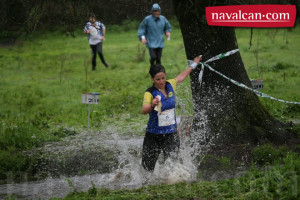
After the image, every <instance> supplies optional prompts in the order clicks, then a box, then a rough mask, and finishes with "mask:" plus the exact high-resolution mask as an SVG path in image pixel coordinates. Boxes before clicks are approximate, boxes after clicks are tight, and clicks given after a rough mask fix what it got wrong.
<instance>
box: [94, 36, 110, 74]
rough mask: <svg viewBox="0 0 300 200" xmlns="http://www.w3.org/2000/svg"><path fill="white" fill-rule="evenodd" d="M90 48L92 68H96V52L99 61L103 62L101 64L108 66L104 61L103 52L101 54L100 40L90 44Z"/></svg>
mask: <svg viewBox="0 0 300 200" xmlns="http://www.w3.org/2000/svg"><path fill="white" fill-rule="evenodd" d="M90 46H91V49H92V66H93V68H92V69H93V70H94V69H96V57H97V53H98V55H99V57H100V59H101V62H102V63H103V65H105V66H106V67H107V66H108V64H107V63H106V62H105V60H104V57H103V54H102V42H99V43H98V44H96V45H90Z"/></svg>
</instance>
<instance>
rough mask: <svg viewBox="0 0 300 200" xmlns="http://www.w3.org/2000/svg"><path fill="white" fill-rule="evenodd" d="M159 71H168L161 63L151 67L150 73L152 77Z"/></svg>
mask: <svg viewBox="0 0 300 200" xmlns="http://www.w3.org/2000/svg"><path fill="white" fill-rule="evenodd" d="M159 72H164V73H166V70H165V68H164V67H163V66H162V65H161V64H154V65H152V66H151V67H150V70H149V74H150V76H151V77H152V78H154V76H155V75H156V74H157V73H159Z"/></svg>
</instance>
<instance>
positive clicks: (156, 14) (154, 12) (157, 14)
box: [153, 10, 159, 18]
mask: <svg viewBox="0 0 300 200" xmlns="http://www.w3.org/2000/svg"><path fill="white" fill-rule="evenodd" d="M153 16H154V17H156V18H157V17H159V10H153Z"/></svg>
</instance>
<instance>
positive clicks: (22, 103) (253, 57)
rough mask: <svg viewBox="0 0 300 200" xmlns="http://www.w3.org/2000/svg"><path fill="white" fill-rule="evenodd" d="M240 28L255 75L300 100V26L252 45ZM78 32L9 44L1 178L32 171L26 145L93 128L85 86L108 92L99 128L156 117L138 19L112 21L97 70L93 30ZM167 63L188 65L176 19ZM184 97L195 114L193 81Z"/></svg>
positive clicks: (284, 108) (279, 111) (98, 112)
mask: <svg viewBox="0 0 300 200" xmlns="http://www.w3.org/2000/svg"><path fill="white" fill-rule="evenodd" d="M172 24H174V22H173V23H172ZM174 25H175V24H174ZM236 32H237V39H238V42H239V49H240V52H241V55H242V57H243V61H244V64H245V67H246V69H247V72H248V74H249V76H250V78H253V79H257V78H262V79H263V80H264V90H263V92H265V93H267V94H269V95H271V96H274V97H278V98H281V99H285V100H290V101H300V93H299V92H297V91H299V90H300V78H299V73H300V71H299V63H300V56H299V53H298V52H299V45H298V44H299V43H300V34H299V33H300V28H299V27H297V28H295V29H254V32H253V41H252V43H253V44H252V46H251V48H250V49H249V41H250V29H237V31H236ZM75 35H76V37H75V38H73V37H71V36H67V35H64V34H62V33H61V32H60V31H56V32H44V31H40V32H36V33H34V34H33V35H31V36H29V38H27V39H26V40H25V38H19V39H18V40H17V42H16V43H15V44H11V45H7V44H6V45H1V48H0V59H1V63H0V94H1V95H0V104H1V107H0V120H1V123H0V161H1V162H0V178H2V179H5V178H6V175H7V173H8V172H9V171H13V172H18V171H26V170H30V166H31V165H32V163H33V162H34V161H32V160H31V158H28V157H27V156H25V155H24V154H23V152H22V151H23V150H27V149H31V148H34V147H37V146H40V145H43V144H45V143H46V142H50V141H55V140H59V139H60V138H62V137H66V136H69V135H72V134H76V132H80V131H85V130H86V127H87V114H88V113H87V111H88V110H87V105H85V104H82V103H81V94H82V93H83V92H99V93H100V103H99V104H98V105H92V106H91V109H92V112H91V129H92V130H93V131H108V132H110V130H111V131H120V132H129V133H133V134H143V131H144V127H145V124H146V121H147V118H148V117H147V116H143V115H141V114H140V109H141V104H142V98H143V93H144V91H145V89H146V88H147V87H149V86H150V85H151V81H150V78H149V75H148V69H149V62H148V52H147V49H146V48H145V47H144V46H142V45H140V43H139V42H138V40H137V33H136V24H135V23H132V24H130V23H127V24H126V25H123V26H108V28H107V37H106V40H105V41H104V43H103V53H104V56H105V59H106V60H107V62H108V63H109V64H110V67H109V68H105V67H104V66H103V65H102V64H101V62H100V60H99V58H97V62H98V65H97V69H96V71H91V65H90V62H89V61H90V57H91V55H90V48H89V45H88V41H87V37H86V36H85V35H83V34H82V31H81V30H78V31H77V32H76V33H75ZM287 41H288V42H287ZM199 48H200V49H201V47H199ZM206 59H208V58H204V60H206ZM162 62H163V64H164V66H165V67H166V69H167V72H168V73H167V76H168V77H169V78H173V77H174V76H176V75H177V74H178V73H179V72H181V71H182V70H183V69H185V68H186V58H185V50H184V46H183V41H182V36H181V33H180V30H179V28H178V26H176V25H175V26H173V31H172V36H171V41H166V48H165V49H164V51H163V58H162ZM178 97H179V99H180V102H182V105H184V106H185V108H184V110H185V111H184V112H186V113H189V114H192V103H191V93H190V89H189V81H188V80H187V81H185V82H184V84H183V85H181V86H180V87H179V88H178ZM262 102H263V104H264V105H265V106H266V107H267V109H268V110H269V112H270V113H272V114H273V115H274V116H275V117H277V118H278V119H280V120H283V121H289V120H294V121H296V122H297V121H298V122H299V119H300V108H299V106H295V105H289V104H283V103H279V102H275V101H271V100H266V99H262ZM179 112H180V111H179Z"/></svg>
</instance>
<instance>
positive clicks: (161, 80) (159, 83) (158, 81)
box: [152, 72, 166, 89]
mask: <svg viewBox="0 0 300 200" xmlns="http://www.w3.org/2000/svg"><path fill="white" fill-rule="evenodd" d="M152 81H153V82H154V85H155V87H156V88H158V89H164V88H165V85H166V74H165V73H164V72H159V73H157V74H155V76H154V78H152Z"/></svg>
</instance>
